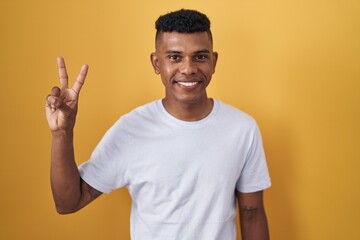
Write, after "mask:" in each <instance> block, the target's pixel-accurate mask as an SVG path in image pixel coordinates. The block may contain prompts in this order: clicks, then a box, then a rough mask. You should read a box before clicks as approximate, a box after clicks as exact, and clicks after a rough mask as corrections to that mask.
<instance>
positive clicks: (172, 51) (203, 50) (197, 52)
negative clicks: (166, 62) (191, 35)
mask: <svg viewBox="0 0 360 240" xmlns="http://www.w3.org/2000/svg"><path fill="white" fill-rule="evenodd" d="M166 53H176V54H181V53H182V52H181V51H175V50H167V51H166ZM199 53H210V51H209V50H207V49H202V50H199V51H196V52H195V54H199Z"/></svg>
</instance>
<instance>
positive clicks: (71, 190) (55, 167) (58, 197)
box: [50, 131, 81, 213]
mask: <svg viewBox="0 0 360 240" xmlns="http://www.w3.org/2000/svg"><path fill="white" fill-rule="evenodd" d="M50 178H51V188H52V193H53V197H54V201H55V205H56V209H57V211H58V212H59V213H68V212H72V211H73V210H75V209H76V206H77V205H78V204H79V201H80V198H81V190H80V175H79V171H78V168H77V166H76V163H75V157H74V145H73V133H72V132H71V133H66V132H65V131H57V132H53V133H52V146H51V168H50Z"/></svg>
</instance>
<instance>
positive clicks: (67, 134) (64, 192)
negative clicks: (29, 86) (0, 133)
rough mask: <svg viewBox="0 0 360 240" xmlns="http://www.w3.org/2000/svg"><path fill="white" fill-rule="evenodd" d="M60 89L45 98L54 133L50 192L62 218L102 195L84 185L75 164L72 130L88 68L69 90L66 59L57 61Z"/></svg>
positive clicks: (82, 71) (82, 70)
mask: <svg viewBox="0 0 360 240" xmlns="http://www.w3.org/2000/svg"><path fill="white" fill-rule="evenodd" d="M58 67H59V77H60V85H61V89H60V88H58V87H54V88H53V89H52V90H51V94H49V95H48V96H47V98H46V118H47V121H48V124H49V128H50V130H51V133H52V145H51V164H50V165H51V168H50V179H51V189H52V193H53V197H54V201H55V205H56V210H57V211H58V213H60V214H65V213H72V212H75V211H77V210H79V209H81V208H82V207H84V206H85V205H87V204H88V203H90V202H91V201H92V200H94V199H95V198H97V197H98V196H99V195H101V192H99V191H97V190H95V189H94V188H92V187H91V186H89V185H88V184H87V183H86V182H84V181H83V180H82V179H81V178H80V175H79V171H78V168H77V166H76V163H75V157H74V145H73V129H74V126H75V120H76V114H77V108H78V99H79V93H80V90H81V87H82V85H83V84H84V81H85V78H86V74H87V71H88V66H87V65H84V66H83V67H82V68H81V71H80V73H79V75H78V77H77V79H76V81H75V83H74V85H73V87H72V88H68V76H67V72H66V67H65V62H64V59H63V58H61V57H60V58H58Z"/></svg>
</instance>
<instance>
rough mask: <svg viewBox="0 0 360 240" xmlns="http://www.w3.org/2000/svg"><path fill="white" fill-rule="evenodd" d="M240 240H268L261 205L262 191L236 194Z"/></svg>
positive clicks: (264, 216)
mask: <svg viewBox="0 0 360 240" xmlns="http://www.w3.org/2000/svg"><path fill="white" fill-rule="evenodd" d="M236 195H237V199H238V203H239V211H240V227H241V236H242V240H269V239H270V237H269V229H268V224H267V219H266V214H265V209H264V203H263V191H259V192H254V193H240V192H237V193H236Z"/></svg>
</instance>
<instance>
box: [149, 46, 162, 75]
mask: <svg viewBox="0 0 360 240" xmlns="http://www.w3.org/2000/svg"><path fill="white" fill-rule="evenodd" d="M150 61H151V64H152V66H153V68H154V71H155V73H156V74H157V75H159V74H160V68H159V58H158V56H157V54H156V52H153V53H151V54H150Z"/></svg>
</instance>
